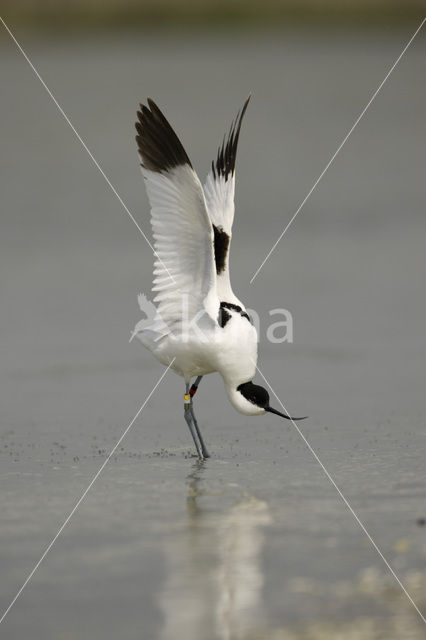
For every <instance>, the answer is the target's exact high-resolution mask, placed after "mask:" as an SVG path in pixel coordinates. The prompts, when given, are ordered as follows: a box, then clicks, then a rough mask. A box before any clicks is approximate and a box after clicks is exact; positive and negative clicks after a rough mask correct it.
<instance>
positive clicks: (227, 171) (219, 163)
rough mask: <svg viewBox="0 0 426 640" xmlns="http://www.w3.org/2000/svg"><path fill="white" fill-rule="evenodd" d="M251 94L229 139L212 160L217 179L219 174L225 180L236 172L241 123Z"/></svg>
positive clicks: (231, 130)
mask: <svg viewBox="0 0 426 640" xmlns="http://www.w3.org/2000/svg"><path fill="white" fill-rule="evenodd" d="M250 98H251V96H249V97H248V98H247V100H246V101H245V103H244V105H243V108H242V109H241V112H239V113H238V114H237V117H236V118H235V120H234V122H233V123H232V125H231V129H230V131H229V134H228V139H226V138H224V139H223V143H222V146H221V147H219V149H218V152H217V158H216V163H215V162H212V172H213V177H214V179H215V180H216V177H217V176H223V177H224V178H225V181H226V180H228V178H229V175H231V176H233V175H234V172H235V160H236V158H237V147H238V139H239V137H240V129H241V123H242V121H243V117H244V114H245V112H246V109H247V105H248V103H249V100H250Z"/></svg>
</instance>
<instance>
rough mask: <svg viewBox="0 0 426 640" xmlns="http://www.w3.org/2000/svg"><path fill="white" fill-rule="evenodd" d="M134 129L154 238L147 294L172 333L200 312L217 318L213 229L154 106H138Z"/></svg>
mask: <svg viewBox="0 0 426 640" xmlns="http://www.w3.org/2000/svg"><path fill="white" fill-rule="evenodd" d="M140 107H141V109H140V111H138V113H137V115H138V122H137V123H136V130H137V133H138V135H137V136H136V141H137V144H138V151H139V154H140V157H141V159H142V174H143V177H144V179H145V186H146V190H147V194H148V198H149V202H150V205H151V223H152V229H153V236H154V249H155V254H156V259H155V261H154V281H153V287H152V290H153V291H155V292H157V293H156V296H155V298H154V300H155V302H156V303H158V304H157V309H158V313H159V315H160V316H161V318H162V320H163V321H164V322H165V323H166V324H167V326H168V327H169V328H170V329H171V330H172V331H173V330H175V329H176V325H177V324H179V323H181V321H182V318H183V317H185V319H186V320H188V321H190V320H191V319H192V318H194V316H195V315H197V313H199V312H200V311H202V310H203V309H204V310H206V311H207V313H208V314H209V315H210V317H211V318H212V319H215V316H217V310H218V298H217V293H216V270H215V264H214V249H213V228H212V224H211V222H210V218H209V216H208V213H207V208H206V202H205V198H204V193H203V189H202V186H201V183H200V181H199V179H198V176H197V174H196V173H195V171H194V170H193V168H192V165H191V162H190V160H189V158H188V156H187V154H186V152H185V149H184V148H183V146H182V144H181V142H180V140H179V138H178V137H177V135H176V134H175V132H174V131H173V129H172V127H171V126H170V124H169V123H168V122H167V120H166V118H165V117H164V115H163V114H162V113H161V111H160V109H159V108H158V107H157V105H156V104H155V103H154V102H153V101H152V100H150V99H149V98H148V106H145V105H142V104H141V105H140Z"/></svg>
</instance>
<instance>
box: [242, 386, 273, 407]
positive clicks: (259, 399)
mask: <svg viewBox="0 0 426 640" xmlns="http://www.w3.org/2000/svg"><path fill="white" fill-rule="evenodd" d="M237 391H239V392H240V393H241V395H243V396H244V398H245V399H246V400H248V401H249V402H251V403H252V404H255V405H256V406H257V407H260V408H261V409H265V407H269V393H268V392H267V391H266V389H264V388H263V387H261V386H260V385H258V384H253V382H251V381H250V382H243V384H240V385H239V386H238V387H237Z"/></svg>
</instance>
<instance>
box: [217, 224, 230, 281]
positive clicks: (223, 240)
mask: <svg viewBox="0 0 426 640" xmlns="http://www.w3.org/2000/svg"><path fill="white" fill-rule="evenodd" d="M213 231H214V261H215V263H216V273H217V274H218V275H219V273H222V271H223V270H224V269H225V266H226V256H227V255H228V249H229V240H230V238H229V236H228V234H227V233H226V232H225V231H224V230H223V229H222V227H216V226H215V225H213Z"/></svg>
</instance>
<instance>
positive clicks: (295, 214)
mask: <svg viewBox="0 0 426 640" xmlns="http://www.w3.org/2000/svg"><path fill="white" fill-rule="evenodd" d="M425 22H426V18H423V20H422V21H421V23H420V24H419V26H418V27H417V29H416V30H415V32H414V33H413V35H412V36H411V38H410V39H409V41H408V42H407V44H406V45H405V47H404V48H403V50H402V51H401V53H400V54H399V56H398V57H397V59H396V60H395V62H394V63H393V65H392V66H391V68H390V69H389V71H388V72H387V74H386V75H385V77H384V78H383V80H382V82H381V83H380V84H379V86H378V87H377V89H376V91H375V92H374V93H373V95H372V96H371V98H370V100H369V101H368V102H367V104H366V105H365V107H364V109H363V110H362V111H361V113H360V114H359V116H358V118H357V119H356V120H355V122H354V123H353V125H352V127H351V128H350V129H349V131H348V133H347V134H346V135H345V137H344V138H343V140H342V142H341V143H340V144H339V146H338V147H337V149H336V151H335V152H334V153H333V155H332V156H331V158H330V160H329V161H328V162H327V164H326V166H325V168H324V169H323V170H322V172H321V173H320V175H319V177H318V178H317V180H316V181H315V182H314V184H313V185H312V187H311V189H310V190H309V192H308V194H307V196H305V198H304V199H303V200H302V202H301V204H300V205H299V207H298V208H297V210H296V212H295V213H294V214H293V216H292V217H291V218H290V221H289V222H288V223H287V225H286V227H285V229H284V230H283V231H282V233H281V234H280V236H279V237H278V239H277V240H276V241H275V242H274V244H273V245H272V248H271V250H270V251H269V253H268V254H267V256H266V258H265V259H264V260H263V262H262V264H261V265H260V267H258V269H257V271H256V272H255V274H254V275H253V276H252V278H251V280H250V284H252V282H253V280H254V279H255V278H256V277H257V275H258V273H259V271H260V270H261V269H262V267H263V265H264V264H265V262H266V261H267V260H268V259H269V257H270V255H271V254H272V252H273V251H274V250H275V249H276V247H277V245H278V243H279V242H280V241H281V239H282V238H283V236H284V234H285V233H286V231H287V229H288V228H289V227H290V225H291V224H292V222H293V221H294V219H295V218H296V216H297V215H298V213H299V211H300V210H301V209H302V207H304V205H305V204H306V202H307V201H308V199H309V198H310V197H311V195H312V193H313V191H314V190H315V189H316V187H317V186H318V184H319V182H320V181H321V180H322V178H323V177H324V175H325V174H326V172H327V171H328V169H329V168H330V166H331V165H332V163H333V162H334V159H335V158H336V156H337V154H338V153H339V152H340V150H341V149H342V147H343V146H344V145H345V144H346V142H347V140H348V138H349V136H350V135H351V134H352V132H353V130H354V129H355V127H356V126H357V125H358V123H359V121H360V120H361V118H362V117H363V116H364V114H365V112H366V111H367V109H368V108H369V107H370V105H371V103H372V102H373V101H374V99H375V98H376V96H377V95H378V93H379V92H380V90H381V88H382V87H383V85H384V84H385V82H386V81H387V79H388V78H389V76H390V75H391V73H392V71H393V70H394V69H395V67H396V65H397V64H398V62H399V61H400V60H401V58H402V56H403V55H404V54H405V52H406V51H407V49H408V47H409V46H410V44H411V43H412V42H413V40H414V38H415V37H416V35H417V34H418V33H419V31H420V29H421V28H422V27H423V25H424V23H425Z"/></svg>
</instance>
